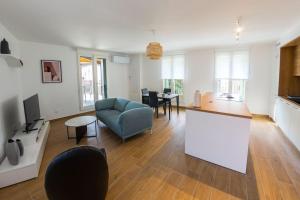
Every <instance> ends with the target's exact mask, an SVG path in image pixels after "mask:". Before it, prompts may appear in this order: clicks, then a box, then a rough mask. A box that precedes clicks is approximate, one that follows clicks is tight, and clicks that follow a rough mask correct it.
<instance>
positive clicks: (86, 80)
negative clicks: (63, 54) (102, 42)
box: [79, 56, 107, 110]
mask: <svg viewBox="0 0 300 200" xmlns="http://www.w3.org/2000/svg"><path fill="white" fill-rule="evenodd" d="M106 82H107V81H106V60H105V59H104V58H99V57H96V56H79V83H80V95H79V96H80V109H81V110H92V109H93V108H94V105H95V101H97V100H101V99H104V98H107V85H106Z"/></svg>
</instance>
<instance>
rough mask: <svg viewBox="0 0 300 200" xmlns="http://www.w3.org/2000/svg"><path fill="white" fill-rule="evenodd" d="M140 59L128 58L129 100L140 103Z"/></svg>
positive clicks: (135, 57) (134, 56) (133, 56)
mask: <svg viewBox="0 0 300 200" xmlns="http://www.w3.org/2000/svg"><path fill="white" fill-rule="evenodd" d="M142 59H143V57H142V56H141V55H138V54H136V55H132V56H130V64H129V98H130V99H131V100H134V101H141V87H142V80H141V74H142V69H141V68H142Z"/></svg>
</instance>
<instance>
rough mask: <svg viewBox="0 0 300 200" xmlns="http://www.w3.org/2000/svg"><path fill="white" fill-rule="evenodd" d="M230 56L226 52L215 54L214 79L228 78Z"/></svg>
mask: <svg viewBox="0 0 300 200" xmlns="http://www.w3.org/2000/svg"><path fill="white" fill-rule="evenodd" d="M230 65H231V55H230V53H228V52H217V53H216V56H215V74H216V75H215V76H216V79H229V78H230Z"/></svg>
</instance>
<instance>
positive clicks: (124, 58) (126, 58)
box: [111, 56, 130, 64]
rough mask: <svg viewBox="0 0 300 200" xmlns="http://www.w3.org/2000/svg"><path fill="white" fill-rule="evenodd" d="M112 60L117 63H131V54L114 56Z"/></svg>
mask: <svg viewBox="0 0 300 200" xmlns="http://www.w3.org/2000/svg"><path fill="white" fill-rule="evenodd" d="M111 61H112V62H113V63H117V64H129V62H130V58H129V56H112V58H111Z"/></svg>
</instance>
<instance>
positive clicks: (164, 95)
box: [142, 93, 179, 120]
mask: <svg viewBox="0 0 300 200" xmlns="http://www.w3.org/2000/svg"><path fill="white" fill-rule="evenodd" d="M142 96H143V97H149V94H148V93H146V94H142ZM157 98H158V99H162V100H164V101H172V99H176V108H177V114H179V94H175V93H174V94H173V93H170V94H168V93H158V94H157ZM170 119H171V104H169V120H170Z"/></svg>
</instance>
